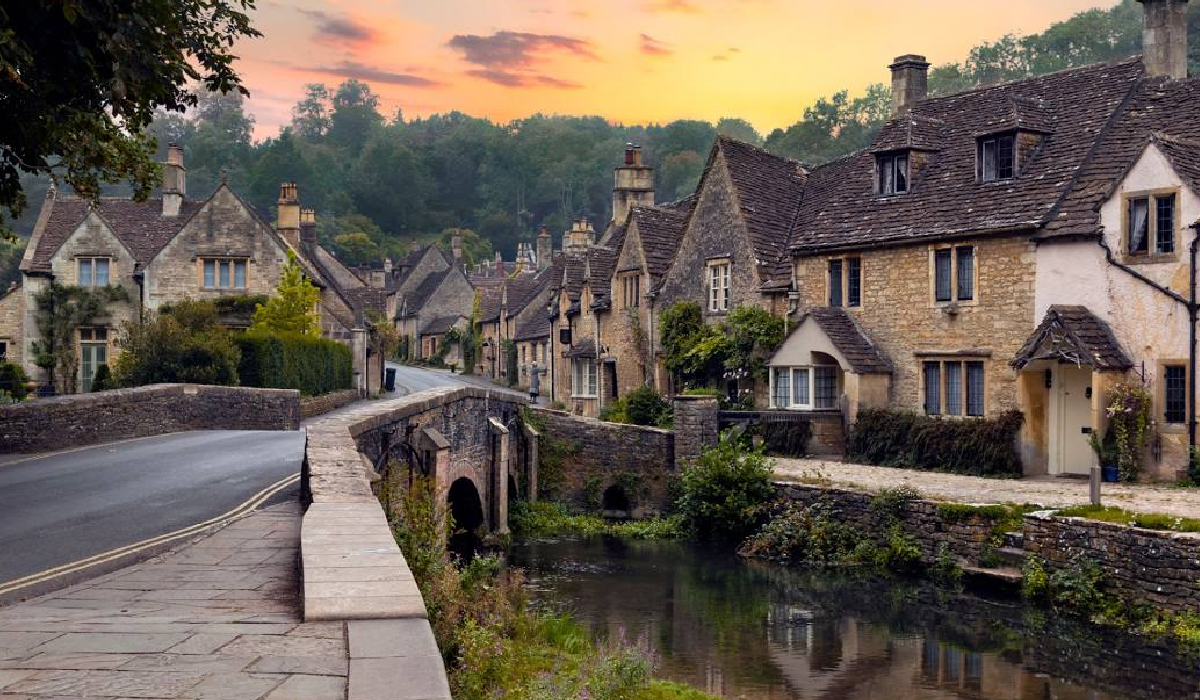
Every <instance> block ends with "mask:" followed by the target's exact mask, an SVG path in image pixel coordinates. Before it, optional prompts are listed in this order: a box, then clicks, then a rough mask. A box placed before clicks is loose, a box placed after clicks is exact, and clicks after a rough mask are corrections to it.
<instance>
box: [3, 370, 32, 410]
mask: <svg viewBox="0 0 1200 700" xmlns="http://www.w3.org/2000/svg"><path fill="white" fill-rule="evenodd" d="M28 381H29V377H28V376H26V375H25V370H24V369H22V368H21V365H18V364H16V363H13V362H0V391H2V392H5V393H6V394H7V395H8V396H11V397H12V398H13V400H16V401H24V400H25V397H26V396H27V395H28V394H29V389H28V388H26V386H25V383H26V382H28Z"/></svg>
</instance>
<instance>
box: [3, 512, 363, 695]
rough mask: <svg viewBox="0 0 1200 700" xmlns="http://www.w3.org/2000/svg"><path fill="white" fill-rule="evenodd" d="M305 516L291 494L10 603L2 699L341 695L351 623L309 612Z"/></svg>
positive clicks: (5, 626)
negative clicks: (303, 613)
mask: <svg viewBox="0 0 1200 700" xmlns="http://www.w3.org/2000/svg"><path fill="white" fill-rule="evenodd" d="M300 520H301V516H300V507H299V504H298V502H296V500H294V499H293V500H290V501H289V502H287V503H283V504H278V505H275V506H271V507H268V508H266V509H263V510H259V511H256V512H254V513H253V514H250V515H248V516H246V517H244V518H242V519H240V520H238V521H237V522H235V523H233V524H231V525H228V526H227V527H224V528H223V529H221V530H220V531H219V532H217V533H215V534H213V535H211V536H208V537H205V538H202V539H199V540H198V541H195V542H193V543H191V544H188V545H186V546H183V547H180V548H178V549H176V550H174V551H172V552H170V553H167V554H164V555H159V556H157V557H155V558H153V559H151V560H149V561H146V562H143V563H141V564H138V565H136V566H131V567H127V568H124V569H121V570H119V571H115V572H113V573H110V574H107V575H104V576H100V577H98V578H94V579H92V580H90V581H87V582H86V583H82V584H78V585H75V586H72V587H70V588H67V589H64V590H62V591H59V592H57V593H53V594H50V595H47V596H43V597H41V598H36V599H34V600H30V601H28V602H25V603H20V604H17V605H12V606H9V607H6V608H0V698H4V699H5V700H18V699H32V698H92V697H106V698H192V699H195V700H251V699H254V698H262V699H264V700H342V699H343V698H345V697H346V694H347V678H348V673H349V667H350V663H351V662H350V658H349V657H350V654H349V650H348V634H347V629H346V624H345V623H342V622H312V623H304V622H302V621H301V619H300V606H299V601H298V591H299V571H298V547H299V538H300ZM352 624H353V623H352ZM366 631H367V632H370V631H371V630H366ZM369 680H370V678H369V677H364V678H363V680H362V682H363V683H367V682H369ZM360 690H369V688H360ZM356 695H357V696H358V697H364V698H365V697H369V694H364V693H361V692H358V693H353V694H351V697H355V696H356Z"/></svg>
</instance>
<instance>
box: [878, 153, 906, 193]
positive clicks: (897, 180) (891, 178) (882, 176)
mask: <svg viewBox="0 0 1200 700" xmlns="http://www.w3.org/2000/svg"><path fill="white" fill-rule="evenodd" d="M907 191H908V154H907V153H888V154H886V155H882V156H879V194H882V195H889V194H903V193H905V192H907Z"/></svg>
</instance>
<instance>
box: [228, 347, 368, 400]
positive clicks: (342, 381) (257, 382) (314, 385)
mask: <svg viewBox="0 0 1200 700" xmlns="http://www.w3.org/2000/svg"><path fill="white" fill-rule="evenodd" d="M234 340H235V342H236V343H237V345H238V347H239V348H241V364H240V365H239V366H238V373H239V375H240V377H241V380H242V385H243V386H255V387H264V388H271V389H299V390H300V393H301V394H304V395H305V396H317V395H320V394H328V393H330V392H333V391H341V390H342V389H349V388H350V387H351V383H352V380H353V370H352V362H351V356H350V348H349V347H347V346H346V345H343V344H342V343H338V342H336V341H333V340H326V339H325V338H314V337H311V336H304V335H277V334H274V333H263V332H258V331H251V332H246V333H242V334H239V335H237V336H235V337H234Z"/></svg>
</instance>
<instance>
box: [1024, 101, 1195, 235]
mask: <svg viewBox="0 0 1200 700" xmlns="http://www.w3.org/2000/svg"><path fill="white" fill-rule="evenodd" d="M1196 105H1200V80H1197V79H1195V78H1192V79H1189V80H1163V79H1158V78H1155V79H1147V80H1143V81H1141V82H1140V83H1139V84H1138V86H1137V89H1136V90H1134V91H1133V92H1131V93H1130V95H1129V98H1128V100H1127V101H1126V105H1125V107H1124V109H1122V110H1121V111H1120V112H1119V113H1118V114H1116V115H1115V116H1114V117H1113V119H1112V120H1111V124H1109V126H1108V128H1107V130H1106V131H1105V133H1104V135H1103V138H1102V140H1101V141H1100V142H1099V143H1098V144H1097V146H1096V148H1095V149H1094V152H1093V153H1092V155H1091V157H1090V158H1089V159H1088V162H1087V163H1086V167H1084V168H1083V169H1081V170H1080V172H1079V175H1078V176H1077V178H1076V180H1075V182H1074V183H1073V187H1072V188H1071V192H1070V193H1069V194H1068V195H1067V196H1066V197H1064V198H1063V201H1062V203H1061V204H1060V206H1059V207H1058V210H1057V211H1056V212H1055V214H1054V216H1053V217H1051V219H1050V221H1049V222H1048V223H1047V225H1046V229H1045V230H1044V231H1043V232H1041V233H1039V235H1038V238H1040V239H1046V238H1056V237H1063V236H1087V237H1091V236H1096V235H1098V234H1099V232H1100V229H1101V226H1100V207H1101V206H1102V205H1103V204H1104V202H1106V201H1107V200H1108V199H1109V197H1111V196H1112V192H1113V191H1114V189H1115V187H1116V186H1118V185H1119V184H1120V181H1121V180H1122V179H1123V178H1124V176H1125V174H1126V173H1127V172H1128V171H1129V169H1130V168H1132V167H1133V166H1134V164H1135V163H1136V162H1137V159H1138V158H1139V157H1140V156H1141V154H1142V152H1143V151H1145V149H1146V145H1147V143H1149V142H1150V141H1151V140H1153V139H1157V141H1158V143H1159V145H1160V148H1161V150H1162V151H1163V154H1164V155H1166V156H1167V158H1168V159H1170V160H1171V161H1172V165H1174V166H1175V167H1176V169H1177V171H1178V172H1179V175H1180V177H1181V178H1183V179H1184V180H1185V181H1186V180H1188V178H1189V177H1191V175H1189V173H1190V172H1192V167H1191V165H1190V164H1191V163H1194V162H1195V161H1194V160H1192V157H1190V156H1189V155H1188V154H1187V152H1186V151H1189V150H1192V149H1191V148H1189V146H1190V144H1194V143H1196V142H1200V109H1197V107H1196ZM1055 138H1057V134H1056V136H1055ZM1171 141H1177V142H1178V143H1179V145H1178V147H1176V144H1172V143H1170V142H1171ZM1192 152H1193V153H1194V151H1192ZM1198 194H1200V192H1198Z"/></svg>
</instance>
